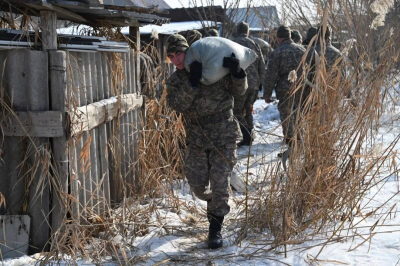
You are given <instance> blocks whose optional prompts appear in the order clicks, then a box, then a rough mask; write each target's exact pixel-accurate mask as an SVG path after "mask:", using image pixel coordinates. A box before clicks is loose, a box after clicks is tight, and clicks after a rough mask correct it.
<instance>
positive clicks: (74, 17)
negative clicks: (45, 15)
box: [25, 3, 93, 24]
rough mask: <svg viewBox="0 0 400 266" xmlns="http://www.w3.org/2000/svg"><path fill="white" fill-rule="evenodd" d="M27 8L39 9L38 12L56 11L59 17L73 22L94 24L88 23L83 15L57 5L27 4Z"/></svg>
mask: <svg viewBox="0 0 400 266" xmlns="http://www.w3.org/2000/svg"><path fill="white" fill-rule="evenodd" d="M25 4H26V5H27V6H29V7H31V8H34V9H37V10H48V11H54V12H56V13H57V15H58V16H59V17H60V18H63V19H66V20H70V21H73V22H78V23H84V24H93V23H91V22H90V21H88V20H87V19H86V18H84V17H82V16H81V15H78V14H76V13H74V12H71V11H69V10H67V9H65V8H62V7H58V6H56V5H52V4H49V3H42V4H40V5H39V4H29V3H25Z"/></svg>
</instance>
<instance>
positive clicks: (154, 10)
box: [104, 5, 169, 14]
mask: <svg viewBox="0 0 400 266" xmlns="http://www.w3.org/2000/svg"><path fill="white" fill-rule="evenodd" d="M104 8H105V9H112V10H121V11H130V12H138V13H159V14H168V13H169V12H168V10H164V9H158V6H150V7H141V6H115V5H104Z"/></svg>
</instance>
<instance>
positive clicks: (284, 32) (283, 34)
mask: <svg viewBox="0 0 400 266" xmlns="http://www.w3.org/2000/svg"><path fill="white" fill-rule="evenodd" d="M290 36H291V35H290V28H289V27H288V26H280V27H279V28H278V31H277V32H276V37H278V38H290Z"/></svg>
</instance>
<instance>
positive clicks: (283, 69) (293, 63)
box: [264, 39, 315, 101]
mask: <svg viewBox="0 0 400 266" xmlns="http://www.w3.org/2000/svg"><path fill="white" fill-rule="evenodd" d="M305 51H306V49H305V48H304V47H303V46H302V45H299V44H296V43H294V42H293V41H292V40H291V39H285V40H283V41H282V43H281V44H280V45H279V46H278V47H277V48H276V49H275V50H274V51H273V52H272V53H271V54H270V56H269V58H268V63H267V71H266V72H267V73H266V75H265V83H266V85H265V86H264V98H265V97H271V95H272V92H273V90H274V89H275V92H276V97H277V98H278V100H280V101H282V100H283V99H285V98H286V97H287V93H288V92H289V90H290V88H291V86H292V83H291V82H290V81H289V80H288V76H289V73H290V72H291V71H292V70H297V67H298V66H299V64H300V63H301V61H302V58H303V55H304V53H305ZM306 60H307V62H311V63H310V64H312V65H314V62H315V53H314V51H310V52H309V53H308V55H307V59H306ZM301 71H302V69H301V68H300V69H299V70H298V71H297V77H300V76H301Z"/></svg>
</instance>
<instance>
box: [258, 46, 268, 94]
mask: <svg viewBox="0 0 400 266" xmlns="http://www.w3.org/2000/svg"><path fill="white" fill-rule="evenodd" d="M257 49H258V56H259V58H258V76H259V77H260V81H261V84H262V85H263V87H265V84H264V83H265V82H264V81H265V79H264V77H265V73H266V71H267V69H266V65H265V59H266V58H264V56H263V54H262V52H261V49H260V47H259V46H258V45H257Z"/></svg>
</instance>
